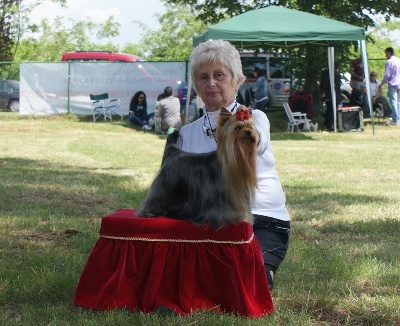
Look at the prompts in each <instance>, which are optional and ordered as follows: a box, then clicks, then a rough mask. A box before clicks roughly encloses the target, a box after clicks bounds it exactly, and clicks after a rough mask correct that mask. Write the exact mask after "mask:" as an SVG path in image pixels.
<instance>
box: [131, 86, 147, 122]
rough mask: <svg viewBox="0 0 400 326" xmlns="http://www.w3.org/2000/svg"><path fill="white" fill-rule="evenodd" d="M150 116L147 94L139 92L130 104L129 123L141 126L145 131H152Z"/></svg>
mask: <svg viewBox="0 0 400 326" xmlns="http://www.w3.org/2000/svg"><path fill="white" fill-rule="evenodd" d="M150 118H151V117H149V115H148V114H147V101H146V94H145V93H144V92H143V91H138V92H136V93H135V95H133V97H132V99H131V103H130V104H129V122H130V123H132V124H136V125H138V126H141V127H142V128H143V129H144V130H151V127H150V126H149V119H150Z"/></svg>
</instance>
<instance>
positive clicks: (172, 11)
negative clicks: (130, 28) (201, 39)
mask: <svg viewBox="0 0 400 326" xmlns="http://www.w3.org/2000/svg"><path fill="white" fill-rule="evenodd" d="M166 8H167V11H166V13H165V14H163V15H157V16H158V18H159V22H160V24H161V28H160V30H158V31H151V30H150V29H149V28H148V27H147V26H146V25H145V24H144V23H141V22H136V23H137V24H139V26H140V27H141V29H142V30H144V36H143V38H142V40H141V42H140V43H139V44H138V49H139V53H140V54H141V55H142V56H144V57H145V58H146V59H147V60H150V61H184V60H188V59H189V57H190V53H191V51H192V38H193V35H195V34H199V33H201V32H203V31H204V29H205V27H206V26H205V25H204V24H203V23H201V22H200V21H198V20H196V12H195V11H193V10H191V8H190V6H188V5H181V4H178V5H166Z"/></svg>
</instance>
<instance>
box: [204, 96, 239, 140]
mask: <svg viewBox="0 0 400 326" xmlns="http://www.w3.org/2000/svg"><path fill="white" fill-rule="evenodd" d="M238 105H239V103H237V102H235V104H234V105H233V106H232V109H231V113H233V111H234V110H235V109H236V108H237V106H238ZM205 111H206V114H205V115H204V121H203V131H204V133H205V134H206V135H207V136H208V137H210V138H214V140H215V142H217V138H216V137H215V131H216V130H217V127H213V126H212V125H211V120H210V117H209V115H208V110H207V108H205ZM207 121H208V127H207Z"/></svg>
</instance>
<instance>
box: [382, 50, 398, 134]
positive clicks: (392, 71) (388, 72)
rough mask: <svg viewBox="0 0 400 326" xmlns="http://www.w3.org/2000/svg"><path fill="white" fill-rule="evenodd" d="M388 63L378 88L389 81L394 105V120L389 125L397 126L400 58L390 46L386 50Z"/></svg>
mask: <svg viewBox="0 0 400 326" xmlns="http://www.w3.org/2000/svg"><path fill="white" fill-rule="evenodd" d="M385 55H386V59H387V61H386V65H385V74H384V75H383V79H382V81H381V83H380V84H379V86H378V88H379V89H382V85H384V84H386V83H388V96H389V101H390V105H391V107H392V121H391V122H388V125H389V126H397V123H398V120H399V115H400V59H399V58H398V57H396V56H395V55H394V50H393V48H392V47H389V48H387V49H386V50H385Z"/></svg>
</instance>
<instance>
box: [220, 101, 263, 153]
mask: <svg viewBox="0 0 400 326" xmlns="http://www.w3.org/2000/svg"><path fill="white" fill-rule="evenodd" d="M216 136H217V144H222V143H223V142H227V141H228V139H229V140H230V141H231V142H236V145H239V146H241V147H242V148H243V149H246V148H247V149H249V150H251V151H252V150H255V147H257V144H258V142H259V136H258V133H257V130H256V128H255V126H254V121H253V117H252V114H251V109H249V108H246V107H245V106H243V105H241V106H240V107H239V108H238V109H237V111H236V114H235V115H232V114H231V113H230V112H229V111H228V110H226V109H225V108H222V109H221V113H220V116H219V120H218V128H217V135H216Z"/></svg>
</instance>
